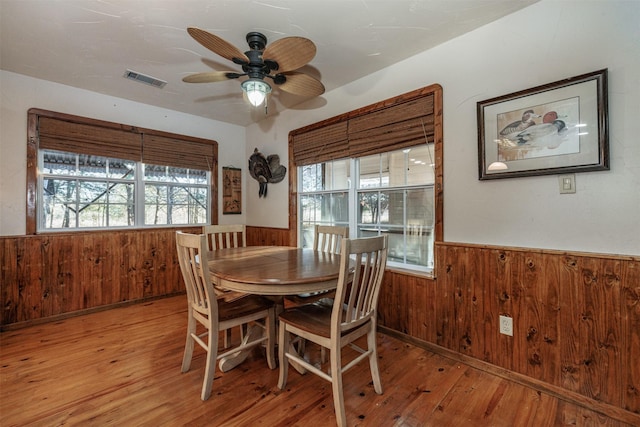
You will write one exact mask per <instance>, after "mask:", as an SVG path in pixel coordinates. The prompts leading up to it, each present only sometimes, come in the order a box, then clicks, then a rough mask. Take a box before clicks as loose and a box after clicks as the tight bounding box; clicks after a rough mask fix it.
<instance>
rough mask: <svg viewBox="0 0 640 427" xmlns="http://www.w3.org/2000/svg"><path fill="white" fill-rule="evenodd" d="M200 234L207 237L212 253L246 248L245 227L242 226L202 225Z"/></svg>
mask: <svg viewBox="0 0 640 427" xmlns="http://www.w3.org/2000/svg"><path fill="white" fill-rule="evenodd" d="M202 233H203V234H205V235H206V236H207V242H208V243H209V249H210V250H212V251H215V250H217V249H223V248H240V247H242V248H244V247H245V246H247V227H246V226H245V225H244V224H230V225H219V224H218V225H204V226H203V227H202Z"/></svg>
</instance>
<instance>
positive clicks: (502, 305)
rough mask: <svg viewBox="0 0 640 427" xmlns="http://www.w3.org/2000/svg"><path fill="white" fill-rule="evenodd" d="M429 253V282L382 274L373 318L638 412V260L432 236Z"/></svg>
mask: <svg viewBox="0 0 640 427" xmlns="http://www.w3.org/2000/svg"><path fill="white" fill-rule="evenodd" d="M436 260H437V261H436V262H437V265H436V271H437V279H436V280H431V279H426V278H419V277H412V276H406V275H403V274H399V273H394V272H388V274H385V282H384V285H383V288H382V291H381V297H380V304H379V307H380V317H381V319H380V320H381V321H380V323H381V324H382V325H384V326H386V327H388V328H391V329H393V330H396V331H399V332H401V333H404V334H406V335H409V336H411V337H413V338H416V339H418V340H422V341H424V342H427V343H432V344H436V345H438V346H441V347H444V348H446V349H450V350H453V351H455V352H458V353H461V354H463V355H468V356H471V357H473V358H476V359H479V360H482V361H485V362H488V363H491V364H493V365H496V366H499V367H502V368H505V369H508V370H510V371H513V372H517V373H520V374H523V375H526V376H528V377H531V378H534V379H537V380H540V381H543V382H546V383H549V384H552V385H555V386H558V387H561V388H563V389H565V390H569V391H572V392H576V393H579V394H580V395H583V396H586V397H588V398H592V399H594V400H596V401H599V402H605V403H608V404H610V405H613V406H616V407H619V408H622V409H625V410H627V411H631V412H633V413H636V414H640V362H639V361H640V259H638V258H633V257H615V256H598V255H590V254H581V253H562V252H557V251H544V250H533V249H517V248H498V247H483V246H475V245H463V244H450V243H439V244H437V248H436ZM500 315H506V316H509V317H512V318H513V336H512V337H511V336H507V335H502V334H500V333H499V316H500Z"/></svg>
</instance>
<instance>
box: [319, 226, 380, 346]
mask: <svg viewBox="0 0 640 427" xmlns="http://www.w3.org/2000/svg"><path fill="white" fill-rule="evenodd" d="M388 245H389V237H388V236H387V235H382V236H377V237H366V238H360V239H348V238H347V239H343V240H342V248H341V253H342V260H341V263H340V276H339V278H338V287H337V289H336V297H335V301H334V304H333V312H332V315H331V327H332V329H334V330H333V333H338V334H339V333H340V332H343V331H347V330H349V329H352V328H354V327H356V326H359V325H361V324H363V323H364V322H367V321H373V322H376V311H377V307H378V297H379V295H380V285H381V284H382V278H383V275H384V270H385V268H386V265H387V251H388ZM350 259H354V260H355V269H354V270H353V271H352V270H351V268H350V267H351V265H350V262H349V260H350Z"/></svg>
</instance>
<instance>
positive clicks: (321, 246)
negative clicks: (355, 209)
mask: <svg viewBox="0 0 640 427" xmlns="http://www.w3.org/2000/svg"><path fill="white" fill-rule="evenodd" d="M348 237H349V227H348V226H341V225H318V224H315V226H314V227H313V250H315V251H320V252H330V253H334V254H339V253H340V248H341V244H342V240H343V239H347V238H348ZM334 293H335V291H318V292H311V293H305V294H299V295H289V296H287V297H286V298H285V299H286V300H287V301H289V302H291V303H292V304H298V305H299V304H309V303H312V302H315V301H319V300H321V299H330V298H333V295H334Z"/></svg>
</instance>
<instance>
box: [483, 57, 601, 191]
mask: <svg viewBox="0 0 640 427" xmlns="http://www.w3.org/2000/svg"><path fill="white" fill-rule="evenodd" d="M607 110H608V105H607V69H603V70H599V71H594V72H591V73H587V74H583V75H579V76H576V77H571V78H568V79H565V80H559V81H557V82H553V83H549V84H545V85H541V86H537V87H534V88H531V89H526V90H522V91H519V92H514V93H510V94H508V95H503V96H499V97H496V98H491V99H487V100H485V101H481V102H478V103H477V119H478V167H479V179H480V180H489V179H497V178H515V177H525V176H535V175H550V174H566V173H575V172H588V171H602V170H609V137H608V112H607Z"/></svg>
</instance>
